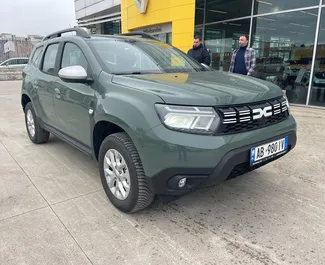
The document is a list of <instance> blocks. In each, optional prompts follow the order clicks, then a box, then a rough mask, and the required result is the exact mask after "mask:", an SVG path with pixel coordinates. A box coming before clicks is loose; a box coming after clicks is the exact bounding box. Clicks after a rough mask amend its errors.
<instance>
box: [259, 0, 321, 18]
mask: <svg viewBox="0 0 325 265" xmlns="http://www.w3.org/2000/svg"><path fill="white" fill-rule="evenodd" d="M254 1H255V5H254V14H255V15H256V14H265V13H272V12H278V11H283V10H289V9H295V8H302V7H309V6H318V5H319V0H308V1H306V0H294V1H283V0H263V1H262V0H254ZM301 12H307V13H308V12H309V10H306V11H301ZM288 15H289V14H288Z"/></svg>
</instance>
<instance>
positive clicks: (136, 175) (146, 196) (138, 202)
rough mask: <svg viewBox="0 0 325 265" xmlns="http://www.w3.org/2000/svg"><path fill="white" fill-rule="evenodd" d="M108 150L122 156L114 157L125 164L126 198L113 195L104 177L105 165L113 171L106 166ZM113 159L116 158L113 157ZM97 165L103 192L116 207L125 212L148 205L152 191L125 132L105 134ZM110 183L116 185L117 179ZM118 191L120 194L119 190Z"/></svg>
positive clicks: (150, 201) (136, 153)
mask: <svg viewBox="0 0 325 265" xmlns="http://www.w3.org/2000/svg"><path fill="white" fill-rule="evenodd" d="M110 152H113V153H114V152H115V154H117V153H119V154H120V155H121V156H122V158H121V157H120V156H119V155H118V154H117V156H116V157H118V158H119V162H121V163H120V164H123V163H124V164H126V166H127V171H126V172H128V173H129V180H128V181H127V182H129V183H128V184H129V191H128V195H127V196H126V198H123V199H119V198H117V196H116V195H114V193H113V192H112V190H111V188H112V187H111V188H110V187H109V185H108V180H107V179H106V175H105V167H106V170H108V168H109V170H110V172H112V171H113V167H109V166H108V165H109V164H108V163H107V162H106V161H107V158H105V156H106V155H107V154H111V153H110ZM105 159H106V161H105ZM120 159H121V160H120ZM112 160H113V161H114V159H111V160H110V161H112ZM115 161H117V160H116V159H115ZM123 161H124V162H123ZM99 167H100V177H101V181H102V185H103V188H104V190H105V193H106V195H107V197H108V199H109V200H110V201H111V203H112V204H113V205H114V206H115V207H116V208H117V209H119V210H120V211H122V212H125V213H134V212H137V211H140V210H142V209H144V208H146V207H148V206H149V205H150V204H151V203H152V201H153V198H154V194H153V193H152V191H151V190H150V188H149V186H148V183H147V180H146V176H145V174H144V170H143V167H142V163H141V160H140V157H139V154H138V152H137V150H136V148H135V146H134V144H133V142H132V140H131V139H130V137H129V136H128V135H127V134H126V133H116V134H112V135H110V136H107V137H106V138H105V139H104V141H103V143H102V144H101V147H100V150H99ZM123 171H124V169H123ZM121 172H122V170H121ZM112 176H113V177H111V179H114V178H115V176H117V175H112ZM124 176H125V175H124ZM116 179H117V178H115V180H116ZM122 179H123V177H122ZM120 180H121V179H120ZM124 180H125V179H124ZM111 183H115V185H117V183H118V180H116V181H115V182H114V181H113V182H111ZM120 183H122V182H120ZM124 183H125V182H124ZM121 185H122V184H121ZM111 186H112V185H111ZM113 189H114V187H113ZM116 190H117V189H115V191H116ZM123 190H124V191H125V190H127V188H126V187H125V186H123ZM120 191H121V190H120ZM117 193H118V192H117ZM119 193H120V195H121V194H122V193H121V192H119ZM126 193H127V192H126Z"/></svg>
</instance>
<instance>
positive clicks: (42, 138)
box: [25, 102, 50, 144]
mask: <svg viewBox="0 0 325 265" xmlns="http://www.w3.org/2000/svg"><path fill="white" fill-rule="evenodd" d="M29 115H31V117H32V120H33V125H34V130H33V131H31V129H30V126H29V125H30V123H29V119H30V118H29ZM25 125H26V130H27V133H28V136H29V139H30V140H31V141H32V142H33V143H34V144H42V143H46V142H47V141H48V140H49V137H50V133H49V132H48V131H45V130H44V129H43V128H42V127H41V126H40V124H39V122H38V119H37V116H36V115H35V111H34V108H33V105H32V103H31V102H28V103H27V105H26V107H25ZM33 132H34V133H33Z"/></svg>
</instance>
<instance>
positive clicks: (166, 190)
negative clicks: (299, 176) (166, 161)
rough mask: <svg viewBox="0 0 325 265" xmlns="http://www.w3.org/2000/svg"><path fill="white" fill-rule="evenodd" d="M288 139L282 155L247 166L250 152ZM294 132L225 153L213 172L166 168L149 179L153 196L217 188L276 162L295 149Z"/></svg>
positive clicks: (176, 194) (196, 169)
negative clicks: (286, 148)
mask: <svg viewBox="0 0 325 265" xmlns="http://www.w3.org/2000/svg"><path fill="white" fill-rule="evenodd" d="M285 136H288V137H289V144H288V151H287V152H286V153H285V154H282V155H280V156H276V157H274V158H271V159H269V160H267V161H265V162H262V163H260V164H257V165H255V166H250V149H251V148H252V147H254V146H259V145H261V144H265V143H267V142H272V141H273V140H277V139H279V138H282V137H285ZM296 142H297V136H296V132H289V133H286V134H283V135H278V136H277V137H273V138H268V140H266V141H261V142H256V143H255V144H253V145H252V144H251V145H247V146H244V147H241V148H238V149H234V150H231V151H229V152H228V153H226V154H225V155H224V156H223V157H222V159H221V160H220V161H219V163H218V164H217V166H216V167H215V168H180V167H174V168H168V169H166V170H163V171H161V172H159V173H158V174H156V175H155V176H153V177H151V178H149V183H150V185H151V187H152V188H153V190H154V192H155V193H156V194H160V195H173V196H179V195H183V194H186V193H189V192H192V191H193V190H195V189H198V188H202V187H208V186H213V185H216V184H218V183H220V182H222V181H224V180H226V179H230V178H234V177H237V176H240V175H243V174H245V173H248V172H250V171H252V170H255V169H257V168H259V167H262V166H264V165H266V164H268V163H270V162H272V161H275V160H277V159H279V158H280V157H282V156H284V155H286V154H287V153H288V152H290V151H291V150H292V149H293V148H294V147H295V145H296ZM184 177H185V178H187V182H186V186H185V187H184V188H178V181H179V180H180V179H182V178H184Z"/></svg>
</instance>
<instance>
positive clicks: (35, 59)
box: [32, 47, 43, 66]
mask: <svg viewBox="0 0 325 265" xmlns="http://www.w3.org/2000/svg"><path fill="white" fill-rule="evenodd" d="M42 52H43V47H39V48H37V49H36V50H35V52H34V54H33V57H32V64H33V65H35V66H38V65H39V62H40V58H41V54H42Z"/></svg>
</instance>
